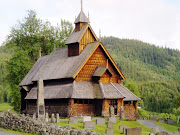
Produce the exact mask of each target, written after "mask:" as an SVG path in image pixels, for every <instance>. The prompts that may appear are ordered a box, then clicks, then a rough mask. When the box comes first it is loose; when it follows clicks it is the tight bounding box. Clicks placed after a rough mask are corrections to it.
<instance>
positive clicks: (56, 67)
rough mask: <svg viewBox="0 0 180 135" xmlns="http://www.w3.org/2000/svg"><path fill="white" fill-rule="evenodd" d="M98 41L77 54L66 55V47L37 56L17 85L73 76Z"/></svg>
mask: <svg viewBox="0 0 180 135" xmlns="http://www.w3.org/2000/svg"><path fill="white" fill-rule="evenodd" d="M98 43H99V42H97V41H96V42H92V43H89V44H88V45H87V46H86V47H85V48H84V50H83V51H82V53H81V54H80V55H78V56H73V57H68V48H61V49H57V50H55V51H53V53H52V54H51V55H47V56H45V57H42V58H39V59H38V61H37V62H36V63H35V64H34V66H33V67H32V68H31V70H30V71H29V72H28V74H27V75H26V77H25V78H24V79H23V80H22V82H21V83H20V84H19V86H23V85H29V84H32V83H33V81H37V80H38V79H39V78H42V79H43V80H51V79H61V78H73V77H74V75H75V73H76V72H77V71H78V69H79V68H80V67H81V66H82V64H83V63H84V62H85V60H86V59H87V58H88V57H89V55H90V54H91V52H92V51H93V50H94V49H95V48H96V46H97V45H98Z"/></svg>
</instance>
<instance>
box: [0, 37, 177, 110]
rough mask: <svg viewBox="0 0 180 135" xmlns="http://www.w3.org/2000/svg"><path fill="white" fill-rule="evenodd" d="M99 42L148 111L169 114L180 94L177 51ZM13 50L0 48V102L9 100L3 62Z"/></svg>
mask: <svg viewBox="0 0 180 135" xmlns="http://www.w3.org/2000/svg"><path fill="white" fill-rule="evenodd" d="M102 42H103V43H104V45H105V46H106V48H107V50H108V51H109V53H110V54H111V56H112V57H113V59H114V60H115V62H116V63H117V65H118V67H119V68H120V69H121V70H122V72H123V74H124V75H125V77H126V80H125V81H123V84H124V85H126V87H128V88H129V89H130V90H134V89H137V91H138V92H137V91H133V92H135V93H136V94H137V95H138V93H140V95H139V96H140V98H141V99H142V100H141V101H140V104H139V105H140V106H142V107H143V108H144V109H146V110H148V111H155V112H171V111H172V109H173V108H174V107H175V104H176V102H177V101H176V100H177V96H178V95H179V92H180V84H179V82H180V52H179V51H177V50H172V49H169V48H159V47H156V46H154V45H150V44H148V43H144V42H141V41H138V40H129V39H118V38H115V37H104V38H102ZM12 54H13V49H12V48H11V49H9V48H8V49H6V48H5V46H1V47H0V102H3V101H10V100H11V97H10V94H9V85H8V82H7V81H6V79H5V77H6V75H7V70H6V67H5V65H6V62H5V61H6V60H8V59H9V58H10V57H11V55H12Z"/></svg>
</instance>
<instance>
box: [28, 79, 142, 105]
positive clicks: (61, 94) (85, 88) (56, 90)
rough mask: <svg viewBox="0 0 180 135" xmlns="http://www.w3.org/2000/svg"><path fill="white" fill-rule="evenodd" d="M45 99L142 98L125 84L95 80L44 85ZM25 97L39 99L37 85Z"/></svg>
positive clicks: (130, 99)
mask: <svg viewBox="0 0 180 135" xmlns="http://www.w3.org/2000/svg"><path fill="white" fill-rule="evenodd" d="M44 98H45V99H62V98H73V99H120V98H123V99H124V101H137V100H140V98H138V97H137V96H136V95H134V94H133V93H132V92H131V91H129V90H128V89H127V88H125V87H124V86H123V85H120V84H116V83H99V84H96V83H93V82H85V81H82V82H76V81H74V82H71V83H66V84H59V83H56V84H54V85H46V86H45V87H44ZM25 99H37V87H34V88H32V89H31V90H30V92H29V94H28V95H27V96H26V97H25Z"/></svg>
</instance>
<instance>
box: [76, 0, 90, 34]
mask: <svg viewBox="0 0 180 135" xmlns="http://www.w3.org/2000/svg"><path fill="white" fill-rule="evenodd" d="M82 2H83V1H82V0H81V12H80V13H79V15H78V17H77V18H76V20H75V22H74V23H75V32H77V31H80V30H81V29H82V27H83V26H84V25H85V24H87V23H89V19H88V18H87V17H86V15H85V14H84V12H83V3H82Z"/></svg>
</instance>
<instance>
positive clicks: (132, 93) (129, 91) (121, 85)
mask: <svg viewBox="0 0 180 135" xmlns="http://www.w3.org/2000/svg"><path fill="white" fill-rule="evenodd" d="M119 85H121V86H122V87H123V88H124V89H126V90H128V91H129V92H131V91H130V90H129V89H128V88H126V87H125V86H123V85H122V84H119ZM131 93H132V94H133V95H134V96H136V95H135V94H134V93H133V92H131ZM136 97H137V96H136ZM137 98H138V99H139V100H141V99H140V98H139V97H137Z"/></svg>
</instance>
